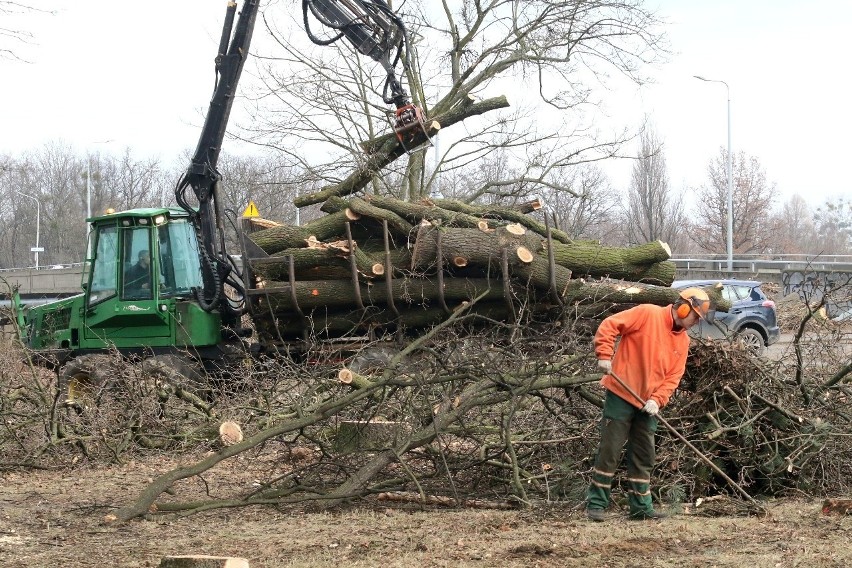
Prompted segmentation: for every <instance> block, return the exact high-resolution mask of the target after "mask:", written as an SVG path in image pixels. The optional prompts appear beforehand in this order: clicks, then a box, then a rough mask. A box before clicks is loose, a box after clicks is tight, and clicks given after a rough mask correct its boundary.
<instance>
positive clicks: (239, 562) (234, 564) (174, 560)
mask: <svg viewBox="0 0 852 568" xmlns="http://www.w3.org/2000/svg"><path fill="white" fill-rule="evenodd" d="M160 568H249V563H248V560H246V559H245V558H239V557H236V556H207V555H205V554H195V555H191V556H166V557H164V558H162V559H161V560H160Z"/></svg>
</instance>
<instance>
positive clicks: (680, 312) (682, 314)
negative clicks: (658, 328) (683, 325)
mask: <svg viewBox="0 0 852 568" xmlns="http://www.w3.org/2000/svg"><path fill="white" fill-rule="evenodd" d="M691 311H692V307H691V306H690V305H689V304H688V303H686V302H683V301H681V302H678V303H677V308H675V313H676V314H677V317H678V318H680V319H686V318H687V317H689V312H691Z"/></svg>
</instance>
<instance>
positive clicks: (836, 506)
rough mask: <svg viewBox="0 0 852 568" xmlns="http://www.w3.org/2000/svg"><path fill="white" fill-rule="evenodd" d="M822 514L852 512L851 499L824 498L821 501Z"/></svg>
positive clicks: (846, 513)
mask: <svg viewBox="0 0 852 568" xmlns="http://www.w3.org/2000/svg"><path fill="white" fill-rule="evenodd" d="M822 514H823V515H850V514H852V499H826V500H825V501H823V502H822Z"/></svg>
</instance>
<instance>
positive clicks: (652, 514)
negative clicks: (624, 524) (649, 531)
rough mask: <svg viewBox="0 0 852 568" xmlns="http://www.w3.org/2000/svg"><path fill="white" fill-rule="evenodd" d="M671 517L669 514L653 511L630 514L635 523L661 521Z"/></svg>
mask: <svg viewBox="0 0 852 568" xmlns="http://www.w3.org/2000/svg"><path fill="white" fill-rule="evenodd" d="M668 516H669V515H668V514H667V513H663V512H662V511H655V510H653V509H651V510H650V511H639V512H638V513H630V518H631V519H633V520H634V521H648V520H653V521H659V520H662V519H665V518H666V517H668Z"/></svg>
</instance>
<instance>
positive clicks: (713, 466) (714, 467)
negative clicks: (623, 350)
mask: <svg viewBox="0 0 852 568" xmlns="http://www.w3.org/2000/svg"><path fill="white" fill-rule="evenodd" d="M608 374H609V375H610V376H611V377H612V378H613V379H615V380H616V381H617V382H618V384H620V385H621V386H622V387H624V389H625V390H626V391H627V392H629V393H630V394H631V395H633V397H635V398H636V400H637V401H639V404H641V405H642V406H645V401H644V400H642V397H641V396H639V395H638V394H636V391H635V390H633V389H632V388H631V387H630V386H628V385H627V383H625V382H624V381H623V380H622V379H621V377H619V376H618V375H616V374H615V373H614V372H613V371H612V370H610V372H609V373H608ZM656 418H657V420H659V421H660V422H662V424H663V426H665V427H666V428H668V429H669V432H671V433H672V434H674V436H675V437H676V438H677V439H678V440H680V441H681V442H683V443H684V444H686V446H687V447H688V448H689V449H690V450H692V451H693V452H695V455H697V456H698V457H699V458H701V460H702V461H703V462H704V463H706V464H707V465H708V466H710V468H711V469H712V470H713V471H715V472H716V473H718V474H719V475H721V476H722V478H723V479H724V480H725V481H727V482H728V485H730V486H731V487H733V488H734V489H736V490H737V491H738V492H739V493H740V494H742V496H743V497H745V498H746V500H747V501H749V502H750V503H752V504H754V505H755V506H756V507H758V508H759V509H761V510H763V507H761V506H760V504H759V503H758V502H757V501H755V500H754V497H752V496H751V495H749V494H748V492H747V491H746V490H745V489H743V488H742V487H741V486H740V484H739V483H737V482H736V481H734V480H733V479H731V478H730V477H729V476H728V474H727V473H725V472H724V471H722V470H721V468H719V466H717V465H716V464H715V463H713V460H711V459H710V458H708V457H707V456H705V455H704V454H703V453H702V452H701V450H699V449H698V448H696V447H695V446H694V445H693V444H692V442H690V441H689V440H687V439H686V438H685V437H684V436H683V434H681V433H680V432H678V431H677V428H675V427H674V426H672V425H671V424H669V422H668V421H667V420H666V419H665V418H663V417H662V416H660V415H659V414H657V416H656Z"/></svg>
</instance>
